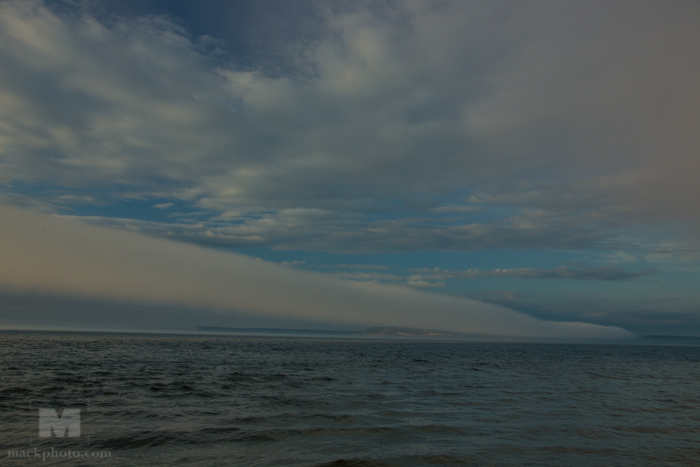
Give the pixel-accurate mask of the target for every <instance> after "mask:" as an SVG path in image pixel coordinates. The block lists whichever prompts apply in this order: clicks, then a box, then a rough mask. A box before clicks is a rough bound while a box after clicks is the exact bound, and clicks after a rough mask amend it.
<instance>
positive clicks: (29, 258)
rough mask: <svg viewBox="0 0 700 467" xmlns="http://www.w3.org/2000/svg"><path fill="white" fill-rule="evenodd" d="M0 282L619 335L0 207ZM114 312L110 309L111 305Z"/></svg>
mask: <svg viewBox="0 0 700 467" xmlns="http://www.w3.org/2000/svg"><path fill="white" fill-rule="evenodd" d="M0 216H1V217H2V219H3V222H2V224H0V255H1V256H2V258H3V261H2V263H0V289H2V290H4V291H6V292H20V293H30V292H33V293H42V294H49V295H51V294H53V295H57V296H75V297H82V298H91V299H106V300H113V301H117V302H119V301H124V302H142V303H149V304H154V305H171V306H187V307H193V308H200V309H213V310H218V311H219V312H221V313H226V312H227V311H228V312H230V311H234V310H235V311H243V312H246V313H254V314H261V315H266V316H278V317H281V318H285V317H295V318H302V319H316V320H325V321H334V322H337V323H345V324H353V325H362V326H376V325H393V326H407V327H419V328H429V329H449V330H452V331H458V332H465V333H471V334H474V335H482V336H504V337H510V338H559V339H572V338H573V339H592V338H593V339H595V338H624V337H629V336H630V334H629V333H628V332H627V331H624V330H622V329H620V328H615V327H605V326H596V325H592V324H585V323H557V322H551V321H542V320H538V319H535V318H532V317H530V316H527V315H525V314H522V313H518V312H516V311H513V310H510V309H508V308H505V307H501V306H497V305H490V304H486V303H482V302H478V301H475V300H467V299H462V298H456V297H451V296H446V295H437V294H429V293H425V292H420V291H416V290H412V289H409V288H406V287H400V286H391V285H383V284H376V283H370V282H352V281H343V280H339V279H335V278H331V277H327V276H325V275H322V274H318V273H311V272H306V271H297V270H294V269H291V268H289V267H286V266H281V265H277V264H272V263H268V262H265V261H261V260H257V259H255V258H250V257H246V256H243V255H238V254H234V253H227V252H221V251H215V250H211V249H205V248H202V247H197V246H194V245H186V244H182V243H176V242H171V241H168V240H162V239H157V238H151V237H147V236H144V235H143V234H140V233H134V232H120V231H114V230H110V229H105V228H100V227H95V226H90V225H85V224H84V223H82V222H80V221H78V220H76V219H71V218H62V217H58V216H48V215H45V214H38V213H35V212H30V211H26V210H20V209H17V208H14V207H8V206H0ZM113 312H114V311H113Z"/></svg>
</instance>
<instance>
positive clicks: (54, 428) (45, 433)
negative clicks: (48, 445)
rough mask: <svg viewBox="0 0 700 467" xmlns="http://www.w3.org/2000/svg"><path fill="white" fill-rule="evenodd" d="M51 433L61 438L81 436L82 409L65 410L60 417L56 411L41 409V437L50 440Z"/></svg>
mask: <svg viewBox="0 0 700 467" xmlns="http://www.w3.org/2000/svg"><path fill="white" fill-rule="evenodd" d="M51 432H53V434H54V436H56V437H59V438H60V437H64V436H66V435H68V437H69V438H77V437H78V436H80V409H63V414H61V416H60V417H59V416H58V413H57V412H56V410H55V409H39V437H40V438H50V437H51Z"/></svg>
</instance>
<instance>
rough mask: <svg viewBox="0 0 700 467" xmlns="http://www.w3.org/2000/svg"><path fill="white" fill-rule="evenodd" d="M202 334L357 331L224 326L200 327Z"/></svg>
mask: <svg viewBox="0 0 700 467" xmlns="http://www.w3.org/2000/svg"><path fill="white" fill-rule="evenodd" d="M197 331H201V332H226V333H235V334H305V335H308V334H325V335H328V334H334V335H352V334H356V331H327V330H323V329H279V328H227V327H222V326H198V327H197Z"/></svg>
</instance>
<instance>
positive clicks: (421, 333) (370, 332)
mask: <svg viewBox="0 0 700 467" xmlns="http://www.w3.org/2000/svg"><path fill="white" fill-rule="evenodd" d="M197 331H200V332H212V333H232V334H257V335H270V334H273V335H274V334H286V335H290V334H292V335H336V336H348V337H350V336H357V337H421V338H426V337H428V338H447V339H465V338H478V337H482V338H483V336H478V335H474V334H466V333H460V332H447V331H436V330H434V329H417V328H405V327H393V326H383V327H373V328H369V329H365V330H364V331H329V330H322V329H279V328H229V327H223V326H198V327H197Z"/></svg>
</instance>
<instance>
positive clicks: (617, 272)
mask: <svg viewBox="0 0 700 467" xmlns="http://www.w3.org/2000/svg"><path fill="white" fill-rule="evenodd" d="M412 271H414V272H417V273H420V274H418V275H415V276H411V277H415V278H418V279H423V280H444V279H480V278H485V277H494V278H511V279H577V280H596V281H626V280H631V279H636V278H639V277H644V276H648V275H650V274H654V273H655V272H656V271H651V270H648V271H639V272H631V271H625V270H624V269H622V268H620V267H619V266H599V267H594V268H580V269H572V268H568V267H559V268H554V269H531V268H514V269H491V270H483V269H467V270H465V271H450V270H440V268H434V269H428V268H423V269H413V270H412Z"/></svg>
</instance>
